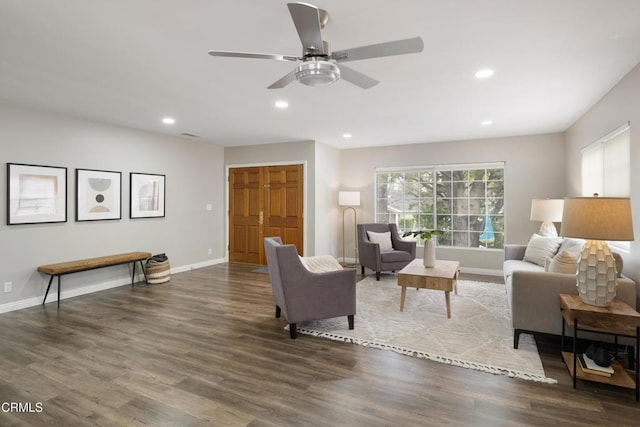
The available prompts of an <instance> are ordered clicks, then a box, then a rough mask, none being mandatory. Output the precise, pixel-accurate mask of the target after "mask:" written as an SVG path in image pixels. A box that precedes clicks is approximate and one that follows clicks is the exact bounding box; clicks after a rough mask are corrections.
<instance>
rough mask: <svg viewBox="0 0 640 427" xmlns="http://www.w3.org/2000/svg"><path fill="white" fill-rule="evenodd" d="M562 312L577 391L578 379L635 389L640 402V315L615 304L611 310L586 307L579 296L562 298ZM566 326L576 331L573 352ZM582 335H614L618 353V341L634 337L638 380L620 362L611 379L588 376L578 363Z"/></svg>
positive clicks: (568, 359) (564, 355)
mask: <svg viewBox="0 0 640 427" xmlns="http://www.w3.org/2000/svg"><path fill="white" fill-rule="evenodd" d="M560 310H561V311H562V344H561V346H562V350H563V351H562V358H563V359H564V362H565V364H566V365H567V368H568V369H569V373H570V374H571V376H572V378H573V388H576V378H580V379H582V380H587V381H594V382H600V383H606V384H612V385H615V386H618V387H624V388H630V389H635V391H636V401H638V399H639V398H640V388H639V387H640V381H639V377H638V376H639V372H640V367H639V366H638V362H639V359H638V355H639V354H638V352H639V346H640V313H638V312H637V311H635V310H634V309H633V308H632V307H631V306H629V305H628V304H626V303H624V302H622V301H618V300H614V301H613V302H612V303H611V305H610V306H608V307H596V306H593V305H589V304H585V303H584V302H582V298H580V296H579V295H567V294H561V295H560ZM565 324H566V325H568V326H569V327H573V351H572V352H571V353H569V352H566V351H564V336H565ZM578 331H588V332H596V333H599V334H607V335H613V336H614V338H615V344H616V350H615V351H616V352H617V344H618V337H619V336H623V337H632V338H635V339H636V345H635V349H634V355H633V357H634V367H635V378H634V376H632V375H631V374H629V372H627V371H626V370H625V369H624V367H623V366H622V365H621V364H620V363H619V362H618V361H617V360H614V361H612V363H611V366H612V367H613V370H614V373H613V375H611V376H610V377H605V376H600V375H594V374H589V373H587V372H584V371H583V370H582V368H581V367H580V365H579V364H577V363H576V359H577V357H576V342H577V341H578Z"/></svg>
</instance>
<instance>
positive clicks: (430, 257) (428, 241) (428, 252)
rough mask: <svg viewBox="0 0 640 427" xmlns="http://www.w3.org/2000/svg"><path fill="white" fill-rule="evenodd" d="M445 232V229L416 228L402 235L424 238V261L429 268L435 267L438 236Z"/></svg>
mask: <svg viewBox="0 0 640 427" xmlns="http://www.w3.org/2000/svg"><path fill="white" fill-rule="evenodd" d="M442 234H444V230H437V229H436V230H416V231H407V232H405V233H404V234H403V235H402V237H407V236H413V237H419V238H420V239H423V240H424V257H423V263H424V266H425V267H427V268H433V267H435V266H436V242H435V240H436V238H435V236H440V235H442Z"/></svg>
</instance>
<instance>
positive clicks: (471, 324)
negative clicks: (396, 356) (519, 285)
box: [298, 275, 557, 384]
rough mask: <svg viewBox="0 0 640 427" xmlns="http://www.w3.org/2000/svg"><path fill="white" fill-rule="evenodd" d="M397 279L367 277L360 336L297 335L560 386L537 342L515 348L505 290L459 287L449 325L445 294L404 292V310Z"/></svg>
mask: <svg viewBox="0 0 640 427" xmlns="http://www.w3.org/2000/svg"><path fill="white" fill-rule="evenodd" d="M401 289H402V288H401V287H399V286H398V284H397V276H395V275H383V276H382V277H381V278H380V281H379V282H378V281H376V280H375V277H374V276H369V277H367V278H365V279H363V280H362V281H360V282H358V284H357V285H356V295H357V297H356V298H357V312H356V313H357V314H356V317H355V329H354V330H349V329H348V326H347V320H346V318H334V319H327V320H318V321H312V322H304V323H300V324H298V332H300V333H301V334H306V335H313V336H316V337H321V338H328V339H332V340H337V341H343V342H348V343H355V344H359V345H363V346H367V347H372V348H376V349H382V350H391V351H395V352H397V353H400V354H404V355H408V356H414V357H419V358H425V359H429V360H433V361H436V362H441V363H447V364H451V365H455V366H460V367H463V368H469V369H475V370H479V371H483V372H488V373H492V374H500V375H508V376H510V377H515V378H522V379H525V380H530V381H537V382H544V383H549V384H555V383H557V381H556V380H554V379H551V378H548V377H546V375H545V373H544V368H543V366H542V362H541V360H540V355H539V354H538V348H537V346H536V342H535V339H534V338H533V336H532V335H529V334H522V335H521V336H520V342H519V349H517V350H515V349H514V348H513V329H512V328H511V317H510V313H509V308H508V305H507V296H506V292H505V287H504V285H502V284H497V283H486V282H474V281H467V280H459V281H458V295H455V294H454V293H453V292H452V293H451V312H452V313H451V318H450V319H448V318H447V312H446V306H445V297H444V292H442V291H434V290H429V289H420V290H416V289H415V288H407V296H406V299H405V305H404V311H403V312H401V311H400V291H401Z"/></svg>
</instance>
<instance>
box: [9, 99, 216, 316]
mask: <svg viewBox="0 0 640 427" xmlns="http://www.w3.org/2000/svg"><path fill="white" fill-rule="evenodd" d="M0 152H1V153H2V159H1V161H2V163H3V165H2V168H3V171H2V173H1V174H0V199H1V200H2V205H3V206H5V203H6V202H5V201H6V197H7V195H6V188H7V184H6V165H5V164H6V163H28V164H38V165H49V166H61V167H66V168H68V170H67V201H68V205H67V222H66V223H59V224H38V225H12V226H7V225H6V223H7V218H6V209H5V208H3V209H2V211H1V212H0V284H3V283H4V282H9V281H10V282H12V284H13V292H11V293H2V292H1V290H0V312H1V311H7V310H10V309H13V308H16V306H17V307H18V308H19V307H20V306H27V305H30V304H33V303H34V302H35V301H36V300H38V301H39V300H41V298H42V295H43V294H44V290H45V289H46V284H47V281H48V277H45V276H44V275H41V274H40V273H37V272H36V267H37V266H38V265H41V264H49V263H55V262H62V261H71V260H75V259H82V258H88V257H94V256H102V255H109V254H113V253H120V252H130V251H148V252H152V253H160V252H166V253H167V255H168V256H169V259H170V263H171V266H172V268H173V269H175V270H179V269H181V268H182V269H187V268H191V267H194V266H201V265H207V264H213V263H215V262H220V261H222V260H223V258H224V256H225V249H224V234H223V230H224V226H223V225H224V223H223V217H224V215H223V209H222V206H224V198H223V197H224V194H223V182H222V180H221V179H220V177H221V176H222V175H223V155H224V152H223V149H222V148H221V147H218V146H215V145H212V144H209V143H202V142H198V141H194V140H190V139H185V138H180V137H171V136H163V135H159V134H152V133H147V132H141V131H137V130H132V129H126V128H120V127H115V126H109V125H104V124H99V123H94V122H89V121H84V120H79V119H74V118H70V117H64V116H58V115H53V114H48V113H43V112H36V111H32V110H27V109H22V108H18V107H10V106H8V105H6V104H0ZM76 168H83V169H103V170H111V171H119V172H122V219H121V220H111V221H92V222H76V221H75V169H76ZM129 172H143V173H158V174H165V175H166V217H165V218H154V219H136V220H132V219H129ZM207 204H211V205H212V206H213V209H212V210H211V211H207V210H206V209H205V207H206V205H207ZM209 249H211V254H209ZM128 275H129V270H128V267H126V266H120V267H111V268H109V269H100V270H94V271H89V272H83V273H78V274H72V275H69V276H65V277H64V278H63V297H64V296H65V294H66V295H67V296H70V295H78V294H81V293H84V292H85V291H91V290H97V289H101V288H105V287H111V286H115V285H117V284H122V283H126V282H127V278H128V277H129V276H128ZM54 287H55V286H54ZM83 288H87V289H85V290H83ZM54 296H55V293H54ZM50 298H51V297H50Z"/></svg>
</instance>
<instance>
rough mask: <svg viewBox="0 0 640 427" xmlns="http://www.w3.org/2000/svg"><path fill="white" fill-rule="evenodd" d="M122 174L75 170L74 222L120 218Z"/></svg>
mask: <svg viewBox="0 0 640 427" xmlns="http://www.w3.org/2000/svg"><path fill="white" fill-rule="evenodd" d="M121 200H122V174H121V173H120V172H112V171H102V170H92V169H76V221H99V220H104V219H121V218H122V204H121Z"/></svg>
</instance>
